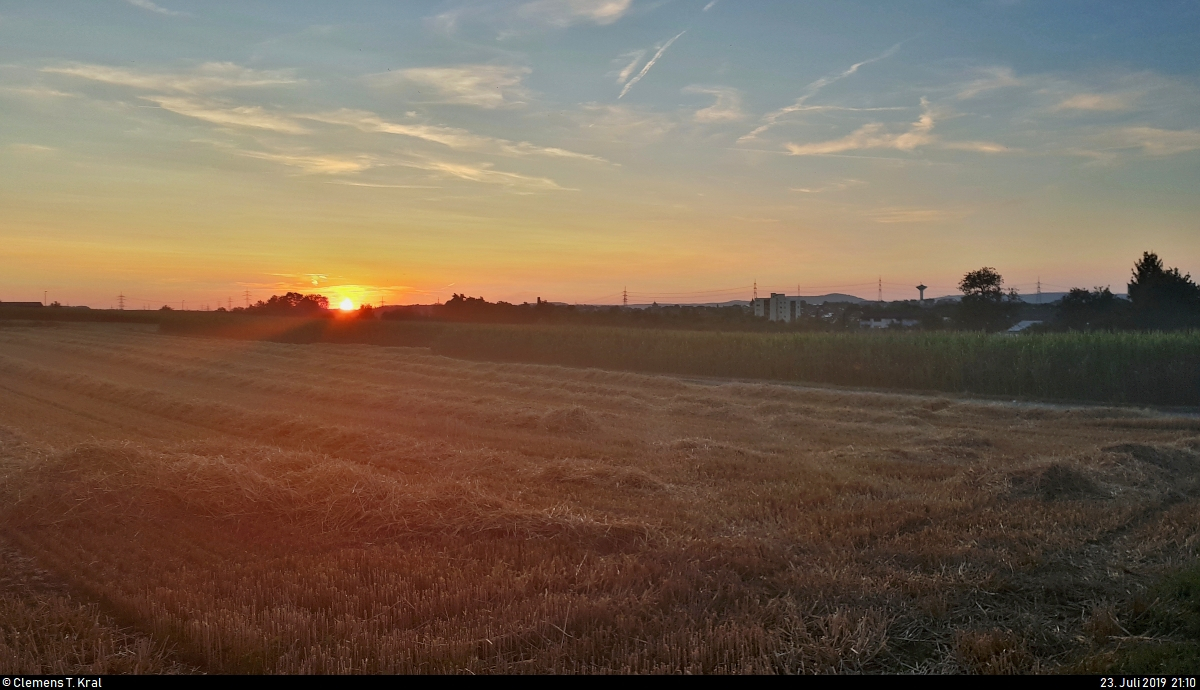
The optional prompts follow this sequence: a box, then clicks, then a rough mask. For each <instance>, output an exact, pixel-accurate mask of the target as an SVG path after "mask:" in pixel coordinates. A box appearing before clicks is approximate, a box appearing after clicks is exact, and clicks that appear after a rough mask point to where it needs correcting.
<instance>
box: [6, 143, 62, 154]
mask: <svg viewBox="0 0 1200 690" xmlns="http://www.w3.org/2000/svg"><path fill="white" fill-rule="evenodd" d="M8 148H10V149H12V150H13V151H17V152H19V153H31V154H35V155H42V154H47V153H54V152H56V151H58V149H56V148H54V147H53V146H42V145H41V144H9V145H8Z"/></svg>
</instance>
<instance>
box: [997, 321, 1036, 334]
mask: <svg viewBox="0 0 1200 690" xmlns="http://www.w3.org/2000/svg"><path fill="white" fill-rule="evenodd" d="M1039 323H1041V321H1020V322H1018V323H1017V325H1015V326H1013V327H1012V328H1010V329H1008V330H1007V331H1005V332H1006V333H1012V334H1013V335H1016V334H1017V333H1021V332H1024V331H1025V330H1026V329H1028V328H1029V327H1030V326H1036V325H1038V324H1039Z"/></svg>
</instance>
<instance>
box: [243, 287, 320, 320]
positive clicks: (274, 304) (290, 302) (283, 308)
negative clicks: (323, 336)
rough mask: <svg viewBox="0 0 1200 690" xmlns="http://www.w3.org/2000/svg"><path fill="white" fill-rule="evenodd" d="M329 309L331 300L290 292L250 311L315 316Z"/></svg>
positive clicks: (262, 303) (273, 297)
mask: <svg viewBox="0 0 1200 690" xmlns="http://www.w3.org/2000/svg"><path fill="white" fill-rule="evenodd" d="M327 309H329V299H328V298H327V297H325V296H324V295H302V294H300V293H299V292H289V293H287V294H284V295H272V296H271V299H269V300H267V301H266V302H263V301H262V300H259V302H258V303H257V304H255V305H254V306H252V307H250V309H249V311H252V312H264V313H268V314H294V315H298V316H299V315H306V314H307V315H313V314H320V313H322V312H324V311H326V310H327Z"/></svg>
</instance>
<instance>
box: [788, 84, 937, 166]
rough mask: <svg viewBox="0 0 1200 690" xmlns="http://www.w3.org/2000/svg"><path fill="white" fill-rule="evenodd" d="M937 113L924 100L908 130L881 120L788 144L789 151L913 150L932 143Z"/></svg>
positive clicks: (795, 153)
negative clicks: (830, 136) (815, 139)
mask: <svg viewBox="0 0 1200 690" xmlns="http://www.w3.org/2000/svg"><path fill="white" fill-rule="evenodd" d="M933 125H934V116H933V110H932V108H930V106H929V101H927V100H926V99H924V98H922V99H921V116H920V117H919V118H918V119H917V121H916V122H914V123H912V124H911V125H910V126H909V128H908V131H906V132H900V133H892V132H889V131H888V130H887V126H886V125H884V124H883V123H880V122H873V123H871V124H867V125H863V126H862V127H859V128H858V129H856V130H855V131H854V132H851V133H850V134H848V135H846V136H844V137H842V138H841V139H834V140H832V141H822V142H817V143H812V144H787V147H786V148H787V150H788V152H789V153H791V154H792V155H793V156H819V155H826V154H831V153H842V152H844V151H861V150H864V149H896V150H898V151H912V150H913V149H915V148H917V147H919V146H925V145H927V144H930V143H933V141H934V140H935V137H934V136H933V135H932V134H930V132H932V131H933Z"/></svg>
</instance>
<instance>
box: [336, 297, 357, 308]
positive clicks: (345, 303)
mask: <svg viewBox="0 0 1200 690" xmlns="http://www.w3.org/2000/svg"><path fill="white" fill-rule="evenodd" d="M338 309H341V310H342V311H353V310H354V302H351V301H350V298H349V297H347V298H346V299H344V300H342V303H341V304H339V305H338Z"/></svg>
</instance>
